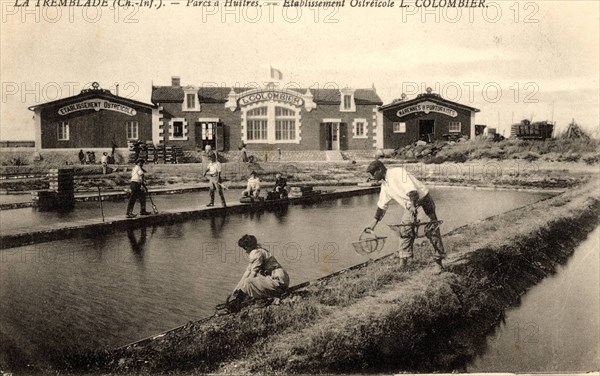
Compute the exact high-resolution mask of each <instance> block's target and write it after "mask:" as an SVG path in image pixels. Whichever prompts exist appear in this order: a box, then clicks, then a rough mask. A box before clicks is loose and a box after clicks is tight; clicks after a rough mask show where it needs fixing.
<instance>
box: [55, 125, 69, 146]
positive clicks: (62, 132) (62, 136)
mask: <svg viewBox="0 0 600 376" xmlns="http://www.w3.org/2000/svg"><path fill="white" fill-rule="evenodd" d="M57 137H58V140H59V141H67V140H68V139H69V122H68V121H62V122H60V123H59V124H58V132H57Z"/></svg>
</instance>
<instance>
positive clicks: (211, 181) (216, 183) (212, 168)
mask: <svg viewBox="0 0 600 376" xmlns="http://www.w3.org/2000/svg"><path fill="white" fill-rule="evenodd" d="M207 146H208V145H207ZM204 176H206V177H208V190H209V192H210V203H208V204H207V205H206V206H214V205H215V190H218V191H219V196H220V197H221V204H223V207H226V206H227V204H226V203H225V196H224V195H223V187H222V186H221V163H220V162H219V161H217V156H216V155H215V154H214V153H213V154H211V155H210V163H209V164H208V166H207V167H206V171H204Z"/></svg>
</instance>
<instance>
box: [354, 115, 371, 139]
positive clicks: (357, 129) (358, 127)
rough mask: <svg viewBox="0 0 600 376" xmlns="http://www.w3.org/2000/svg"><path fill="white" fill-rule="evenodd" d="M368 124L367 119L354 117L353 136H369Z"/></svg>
mask: <svg viewBox="0 0 600 376" xmlns="http://www.w3.org/2000/svg"><path fill="white" fill-rule="evenodd" d="M368 125H369V123H368V122H367V119H354V120H353V121H352V136H353V137H354V138H367V132H368V131H369V130H368V129H367V127H368Z"/></svg>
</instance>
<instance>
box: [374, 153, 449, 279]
mask: <svg viewBox="0 0 600 376" xmlns="http://www.w3.org/2000/svg"><path fill="white" fill-rule="evenodd" d="M367 172H368V173H370V174H371V176H372V177H373V180H375V181H380V180H382V183H381V191H380V192H379V201H378V202H377V210H376V212H375V223H373V224H372V225H371V226H370V227H367V229H369V230H373V228H374V227H375V225H377V223H378V222H379V221H381V219H383V216H384V215H385V212H386V210H387V209H388V204H389V202H390V201H392V200H395V201H396V202H398V203H399V204H401V205H404V207H405V208H406V210H405V211H404V215H403V216H402V219H401V221H400V222H401V224H407V225H410V224H413V223H415V222H416V220H417V208H418V207H419V206H420V207H422V208H423V211H424V212H425V214H426V215H427V216H428V217H429V219H430V220H431V221H437V215H436V214H435V203H434V202H433V199H432V198H431V196H430V195H429V189H428V188H427V187H426V186H425V185H424V184H423V183H421V182H420V181H419V180H417V178H415V177H414V176H413V175H412V174H410V173H409V172H408V171H406V170H405V169H404V168H402V167H396V168H391V169H389V170H388V169H387V168H386V167H385V165H384V164H383V163H382V162H381V161H379V160H376V161H373V162H371V163H370V164H369V166H368V167H367ZM426 235H427V238H428V239H429V241H430V242H431V245H433V250H434V251H433V252H434V254H433V258H434V260H435V262H436V264H438V267H439V271H440V272H441V271H443V269H444V266H443V264H442V260H443V259H444V258H445V257H446V252H445V251H444V245H443V244H442V235H441V233H440V229H439V227H438V228H436V230H435V231H431V232H430V231H426ZM414 242H415V234H414V232H413V231H412V229H411V228H410V226H402V230H400V244H399V247H398V256H399V258H400V259H401V260H402V263H403V264H407V262H408V259H409V258H412V257H413V244H414Z"/></svg>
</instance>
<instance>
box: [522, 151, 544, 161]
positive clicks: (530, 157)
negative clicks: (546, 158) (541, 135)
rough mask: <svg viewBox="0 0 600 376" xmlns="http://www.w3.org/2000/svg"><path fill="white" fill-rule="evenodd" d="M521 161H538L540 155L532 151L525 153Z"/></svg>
mask: <svg viewBox="0 0 600 376" xmlns="http://www.w3.org/2000/svg"><path fill="white" fill-rule="evenodd" d="M521 159H525V160H526V161H529V162H533V161H537V160H538V159H540V155H539V154H538V153H536V152H533V151H528V152H525V154H524V155H523V156H522V157H521Z"/></svg>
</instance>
